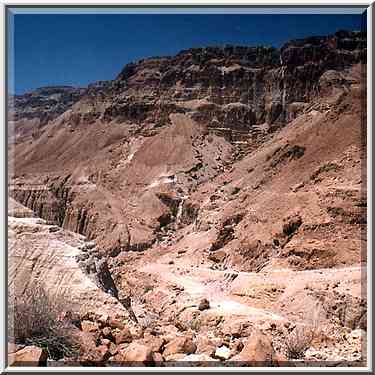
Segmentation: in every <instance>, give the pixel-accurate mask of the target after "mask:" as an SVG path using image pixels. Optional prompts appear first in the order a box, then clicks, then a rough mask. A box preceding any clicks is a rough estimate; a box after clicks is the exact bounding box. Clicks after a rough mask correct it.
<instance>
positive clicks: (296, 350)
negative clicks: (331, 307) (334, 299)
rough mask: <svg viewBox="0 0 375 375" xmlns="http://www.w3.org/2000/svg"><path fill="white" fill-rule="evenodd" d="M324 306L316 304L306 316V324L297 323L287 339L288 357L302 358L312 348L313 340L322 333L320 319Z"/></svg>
mask: <svg viewBox="0 0 375 375" xmlns="http://www.w3.org/2000/svg"><path fill="white" fill-rule="evenodd" d="M321 314H322V306H321V305H319V304H316V306H315V307H313V308H312V309H311V310H310V312H309V316H305V321H306V323H307V324H306V325H297V326H296V327H295V328H294V330H293V331H292V332H291V333H289V335H288V336H287V337H286V340H285V349H286V356H287V357H288V359H300V358H303V357H304V356H305V352H306V350H307V349H309V348H310V346H311V345H312V342H313V341H314V339H315V338H317V337H318V336H319V334H320V328H319V327H320V321H321Z"/></svg>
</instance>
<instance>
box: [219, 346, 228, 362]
mask: <svg viewBox="0 0 375 375" xmlns="http://www.w3.org/2000/svg"><path fill="white" fill-rule="evenodd" d="M230 355H231V352H230V349H229V348H228V347H226V346H221V347H220V348H217V349H216V350H215V358H218V359H221V360H224V361H225V360H227V359H229V358H230Z"/></svg>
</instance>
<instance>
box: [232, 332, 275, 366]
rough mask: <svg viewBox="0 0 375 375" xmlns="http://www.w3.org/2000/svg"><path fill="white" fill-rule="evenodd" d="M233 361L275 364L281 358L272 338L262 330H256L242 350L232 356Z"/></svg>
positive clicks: (257, 364) (242, 363)
mask: <svg viewBox="0 0 375 375" xmlns="http://www.w3.org/2000/svg"><path fill="white" fill-rule="evenodd" d="M232 361H235V362H237V361H238V362H241V365H246V366H250V367H252V366H254V367H255V366H262V367H269V366H275V365H277V364H278V362H279V358H278V356H277V355H276V353H275V350H274V349H273V346H272V343H271V340H270V339H269V338H268V337H267V336H266V335H264V334H262V333H261V332H259V331H257V332H254V333H253V334H252V335H251V336H250V338H248V339H247V340H246V341H245V342H244V347H243V349H242V350H241V352H240V353H239V354H238V355H236V356H234V357H232Z"/></svg>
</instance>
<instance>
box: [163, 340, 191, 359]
mask: <svg viewBox="0 0 375 375" xmlns="http://www.w3.org/2000/svg"><path fill="white" fill-rule="evenodd" d="M196 350H197V346H196V345H195V344H194V342H193V340H192V338H191V337H188V336H181V337H176V338H175V339H173V340H172V341H170V342H169V343H168V344H167V345H166V346H165V349H164V352H163V355H164V357H168V356H170V355H172V354H178V353H183V354H193V353H195V351H196Z"/></svg>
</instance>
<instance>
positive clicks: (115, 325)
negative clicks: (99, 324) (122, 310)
mask: <svg viewBox="0 0 375 375" xmlns="http://www.w3.org/2000/svg"><path fill="white" fill-rule="evenodd" d="M108 325H109V326H110V327H111V328H113V329H115V328H117V329H120V330H122V329H124V328H125V324H124V323H123V322H122V321H121V320H120V319H116V318H110V319H109V322H108Z"/></svg>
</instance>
